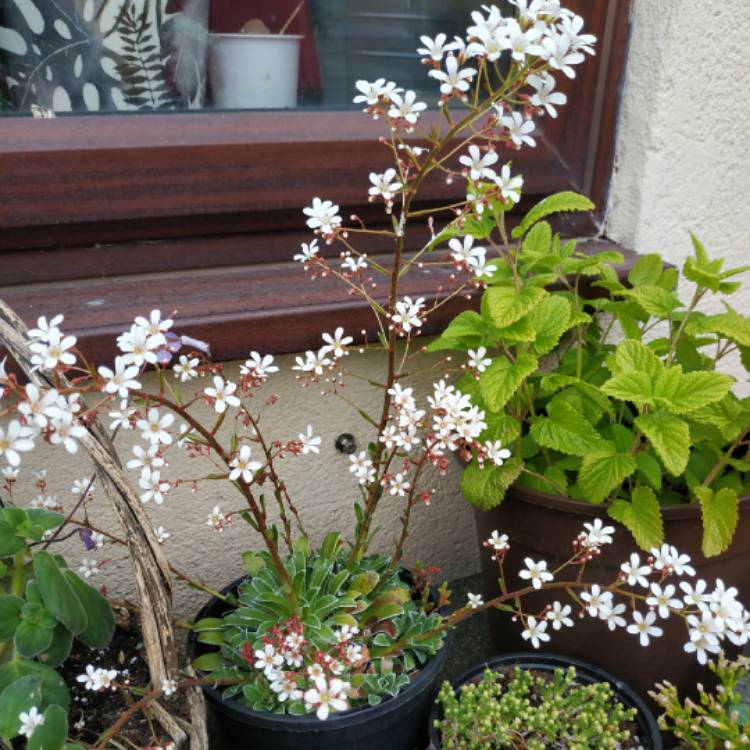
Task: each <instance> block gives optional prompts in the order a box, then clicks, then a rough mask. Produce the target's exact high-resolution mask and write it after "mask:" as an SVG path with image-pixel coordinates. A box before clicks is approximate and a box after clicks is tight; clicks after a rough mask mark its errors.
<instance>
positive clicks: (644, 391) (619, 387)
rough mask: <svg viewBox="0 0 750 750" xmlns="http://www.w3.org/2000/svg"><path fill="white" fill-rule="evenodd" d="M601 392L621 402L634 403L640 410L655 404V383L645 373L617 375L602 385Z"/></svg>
mask: <svg viewBox="0 0 750 750" xmlns="http://www.w3.org/2000/svg"><path fill="white" fill-rule="evenodd" d="M601 390H602V393H606V394H607V395H608V396H611V397H612V398H616V399H618V400H619V401H632V402H633V403H634V404H636V406H638V407H639V408H643V406H644V405H646V404H648V405H653V404H654V381H653V380H652V379H651V378H650V377H649V376H648V375H647V374H646V373H645V372H636V371H633V372H626V373H623V374H622V375H615V376H614V377H612V378H610V379H609V380H608V381H607V382H606V383H604V384H603V385H602V387H601Z"/></svg>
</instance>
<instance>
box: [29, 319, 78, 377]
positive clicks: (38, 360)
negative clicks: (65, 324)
mask: <svg viewBox="0 0 750 750" xmlns="http://www.w3.org/2000/svg"><path fill="white" fill-rule="evenodd" d="M75 345H76V337H75V336H64V335H63V334H62V333H61V332H60V331H59V330H58V329H56V328H53V329H51V330H50V331H49V335H48V336H47V339H46V340H42V341H34V342H33V343H31V344H29V349H31V351H32V352H33V354H32V356H31V363H32V365H34V368H33V369H35V370H37V369H40V368H41V369H43V370H54V369H55V368H56V367H57V366H58V365H67V366H68V367H70V366H72V365H74V364H75V361H76V357H75V354H73V353H72V352H71V351H70V349H72V348H73V347H74V346H75Z"/></svg>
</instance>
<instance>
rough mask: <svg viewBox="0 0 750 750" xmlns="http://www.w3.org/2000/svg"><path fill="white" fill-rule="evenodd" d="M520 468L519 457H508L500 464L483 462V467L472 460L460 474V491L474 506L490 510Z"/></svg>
mask: <svg viewBox="0 0 750 750" xmlns="http://www.w3.org/2000/svg"><path fill="white" fill-rule="evenodd" d="M522 469H523V462H522V461H521V459H520V458H510V459H508V460H507V461H506V462H505V463H504V464H503V465H502V466H493V465H488V464H485V466H484V468H480V467H479V464H478V463H477V462H476V461H472V462H471V463H470V464H469V465H468V466H467V467H466V468H465V469H464V471H463V474H462V475H461V492H462V493H463V495H464V497H465V498H466V499H467V500H468V501H469V502H470V503H471V504H472V505H473V506H474V507H476V508H479V510H490V509H491V508H494V507H496V506H498V505H499V504H500V503H501V502H502V501H503V499H504V498H505V493H506V492H507V491H508V488H509V487H510V486H511V484H513V482H515V481H516V479H518V477H519V475H520V474H521V471H522Z"/></svg>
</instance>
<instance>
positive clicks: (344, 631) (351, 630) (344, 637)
mask: <svg viewBox="0 0 750 750" xmlns="http://www.w3.org/2000/svg"><path fill="white" fill-rule="evenodd" d="M358 633H359V628H358V627H357V626H356V625H354V626H352V625H343V626H342V627H341V628H340V629H339V630H336V631H334V635H335V636H336V641H337V642H338V643H348V642H349V641H350V640H351V639H352V638H354V636H355V635H357V634H358Z"/></svg>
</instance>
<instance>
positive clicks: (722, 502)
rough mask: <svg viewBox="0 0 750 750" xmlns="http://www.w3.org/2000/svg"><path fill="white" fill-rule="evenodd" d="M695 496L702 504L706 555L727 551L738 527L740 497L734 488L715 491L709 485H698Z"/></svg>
mask: <svg viewBox="0 0 750 750" xmlns="http://www.w3.org/2000/svg"><path fill="white" fill-rule="evenodd" d="M693 491H694V493H695V496H696V497H697V498H698V501H699V502H700V504H701V515H702V517H703V543H702V546H701V550H702V552H703V554H704V555H705V556H706V557H715V556H716V555H720V554H721V553H722V552H726V550H727V549H728V548H729V545H730V544H731V542H732V537H733V536H734V532H735V530H736V529H737V520H738V518H739V499H738V498H737V493H736V492H735V491H734V490H730V489H728V488H726V487H725V488H723V489H720V490H717V491H716V492H714V491H713V490H712V489H710V488H709V487H696V488H695V489H694V490H693Z"/></svg>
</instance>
